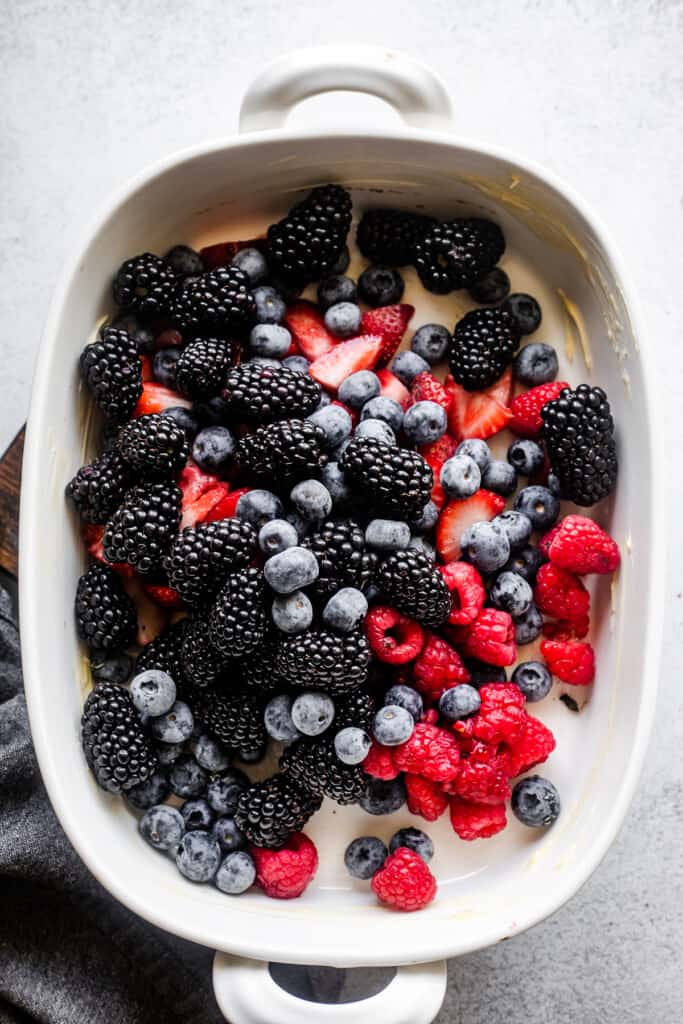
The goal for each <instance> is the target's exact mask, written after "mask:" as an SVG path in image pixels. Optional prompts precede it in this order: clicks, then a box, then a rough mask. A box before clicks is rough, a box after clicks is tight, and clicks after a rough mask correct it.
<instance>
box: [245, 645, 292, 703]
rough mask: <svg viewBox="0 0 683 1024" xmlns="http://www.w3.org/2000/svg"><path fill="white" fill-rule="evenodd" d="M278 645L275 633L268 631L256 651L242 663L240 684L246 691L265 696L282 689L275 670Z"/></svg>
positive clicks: (281, 681) (281, 683) (280, 680)
mask: <svg viewBox="0 0 683 1024" xmlns="http://www.w3.org/2000/svg"><path fill="white" fill-rule="evenodd" d="M279 643H280V639H279V636H278V633H277V631H276V630H274V629H271V630H268V631H267V632H266V633H265V634H264V636H263V639H262V641H261V643H260V644H259V646H258V649H257V650H256V651H253V652H252V654H250V655H249V656H248V657H246V658H245V659H244V661H242V663H241V670H242V684H243V686H244V687H245V688H246V689H248V690H251V691H253V692H254V693H258V694H262V695H264V696H265V695H266V694H270V693H275V691H276V690H279V689H281V688H282V686H283V685H284V684H283V680H282V679H281V678H280V676H279V674H278V669H277V654H278V647H279Z"/></svg>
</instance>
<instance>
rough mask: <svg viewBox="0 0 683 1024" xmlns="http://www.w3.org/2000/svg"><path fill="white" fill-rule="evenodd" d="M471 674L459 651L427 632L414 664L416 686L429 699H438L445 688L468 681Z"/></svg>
mask: <svg viewBox="0 0 683 1024" xmlns="http://www.w3.org/2000/svg"><path fill="white" fill-rule="evenodd" d="M469 678H470V674H469V672H468V671H467V669H466V668H465V666H464V665H463V663H462V659H461V657H460V655H459V654H458V652H457V651H456V650H455V649H454V648H453V647H451V645H450V644H448V643H446V641H445V640H442V639H441V637H438V636H436V635H435V634H434V633H429V632H428V633H427V639H426V642H425V645H424V647H423V648H422V652H421V653H420V655H419V657H418V659H417V661H416V662H415V664H414V665H413V679H414V681H415V688H416V689H417V690H419V692H420V693H421V694H422V696H423V697H426V698H427V700H432V701H437V700H438V699H439V697H440V696H441V694H442V693H443V692H444V690H449V689H450V688H451V687H452V686H455V685H456V684H457V683H466V682H467V681H468V680H469Z"/></svg>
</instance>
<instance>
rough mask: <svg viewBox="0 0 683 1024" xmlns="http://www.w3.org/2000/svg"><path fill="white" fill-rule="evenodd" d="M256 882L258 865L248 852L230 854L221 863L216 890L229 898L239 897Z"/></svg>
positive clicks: (216, 879)
mask: <svg viewBox="0 0 683 1024" xmlns="http://www.w3.org/2000/svg"><path fill="white" fill-rule="evenodd" d="M255 880H256V865H255V864H254V861H253V859H252V857H251V856H250V855H249V854H248V853H247V852H246V850H238V851H237V852H236V853H229V854H228V856H227V857H225V858H224V860H223V861H222V862H221V865H220V867H219V868H218V871H217V872H216V877H215V879H214V882H215V883H216V888H217V889H220V891H221V892H224V893H227V894H228V896H239V895H240V893H243V892H246V891H247V889H250V888H251V886H252V885H253V884H254V881H255Z"/></svg>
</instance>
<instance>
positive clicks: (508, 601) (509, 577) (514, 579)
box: [489, 572, 533, 617]
mask: <svg viewBox="0 0 683 1024" xmlns="http://www.w3.org/2000/svg"><path fill="white" fill-rule="evenodd" d="M532 598H533V593H532V591H531V587H530V586H529V584H528V583H527V581H526V580H525V579H524V577H523V576H518V575H517V573H516V572H501V573H499V574H498V576H496V578H495V580H494V581H493V586H492V587H491V590H490V592H489V600H490V602H491V604H492V605H493V607H494V608H499V609H500V611H502V612H508V614H509V615H512V616H513V617H517V616H519V615H524V613H525V612H527V611H528V609H529V605H530V604H531V601H532Z"/></svg>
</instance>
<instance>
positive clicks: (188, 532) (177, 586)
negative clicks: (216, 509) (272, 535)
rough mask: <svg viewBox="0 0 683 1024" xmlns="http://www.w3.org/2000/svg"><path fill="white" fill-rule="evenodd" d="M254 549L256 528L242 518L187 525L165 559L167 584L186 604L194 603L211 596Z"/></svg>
mask: <svg viewBox="0 0 683 1024" xmlns="http://www.w3.org/2000/svg"><path fill="white" fill-rule="evenodd" d="M255 552H256V531H255V530H254V528H253V526H251V525H250V524H249V523H246V522H244V521H243V520H241V519H219V520H218V521H217V522H213V523H200V524H199V525H198V526H188V527H186V528H185V529H184V530H183V532H182V533H181V534H180V535H179V536H178V537H176V539H175V540H174V542H173V546H172V547H171V550H170V551H169V553H168V555H167V556H166V559H165V562H164V565H165V567H166V572H167V573H168V582H169V585H170V586H171V587H173V588H174V590H177V591H178V593H179V594H180V596H181V597H182V599H183V600H184V601H187V602H188V604H196V603H197V602H198V601H201V600H205V599H206V598H208V597H212V596H213V595H214V594H215V592H216V591H217V590H218V588H219V587H220V586H221V584H222V583H223V582H224V580H225V577H226V576H227V575H228V573H230V572H234V571H235V570H237V569H246V567H247V566H248V565H249V563H250V562H251V560H252V558H253V556H254V554H255Z"/></svg>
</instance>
